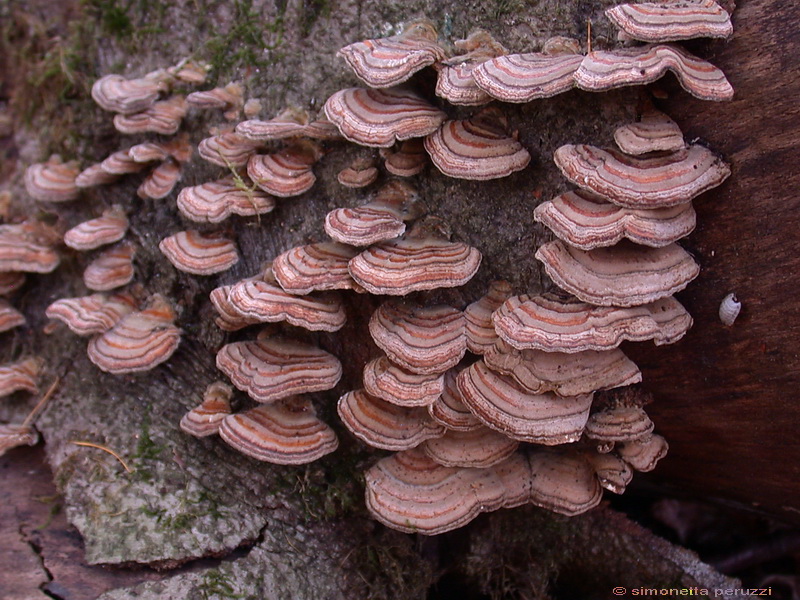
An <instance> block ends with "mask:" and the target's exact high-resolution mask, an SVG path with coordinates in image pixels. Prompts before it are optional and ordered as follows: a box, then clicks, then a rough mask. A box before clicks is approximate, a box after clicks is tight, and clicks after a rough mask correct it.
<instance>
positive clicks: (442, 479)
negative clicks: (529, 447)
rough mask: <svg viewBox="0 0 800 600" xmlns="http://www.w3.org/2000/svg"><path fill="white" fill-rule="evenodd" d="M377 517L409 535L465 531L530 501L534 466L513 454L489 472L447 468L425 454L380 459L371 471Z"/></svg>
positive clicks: (370, 496)
mask: <svg viewBox="0 0 800 600" xmlns="http://www.w3.org/2000/svg"><path fill="white" fill-rule="evenodd" d="M365 478H366V483H367V485H366V503H367V509H368V510H369V511H370V513H371V514H372V516H373V517H374V518H375V519H377V520H378V521H380V522H381V523H383V524H384V525H386V526H388V527H391V528H392V529H396V530H398V531H403V532H405V533H421V534H424V535H437V534H440V533H445V532H447V531H452V530H453V529H458V528H459V527H463V526H464V525H466V524H467V523H469V522H470V521H472V520H473V519H474V518H475V517H477V516H478V515H479V514H481V513H482V512H490V511H493V510H497V509H499V508H512V507H515V506H520V505H522V504H525V503H526V502H527V501H528V499H529V491H530V468H529V466H528V462H527V460H526V459H525V458H524V457H523V456H521V455H519V454H513V455H512V456H511V457H510V458H508V459H507V460H506V461H503V462H502V463H500V464H497V465H494V466H493V467H490V468H486V469H477V468H464V467H445V466H442V465H440V464H438V463H437V462H435V461H434V460H433V459H431V458H430V457H428V456H427V455H426V454H425V453H424V452H422V451H421V450H409V451H407V452H399V453H397V454H394V455H392V456H389V457H387V458H383V459H381V460H379V461H378V462H377V463H376V464H375V465H373V466H372V467H371V468H370V469H368V470H367V472H366V473H365Z"/></svg>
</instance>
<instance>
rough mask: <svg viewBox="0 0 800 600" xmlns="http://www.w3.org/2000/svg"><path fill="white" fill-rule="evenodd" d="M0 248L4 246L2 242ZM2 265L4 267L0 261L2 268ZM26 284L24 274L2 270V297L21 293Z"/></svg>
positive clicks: (0, 290)
mask: <svg viewBox="0 0 800 600" xmlns="http://www.w3.org/2000/svg"><path fill="white" fill-rule="evenodd" d="M0 237H2V236H0ZM0 246H2V242H0ZM1 265H2V260H0V266H1ZM24 284H25V274H24V273H14V272H11V271H4V270H2V269H1V268H0V296H6V295H8V294H13V293H14V292H16V291H19V289H20V288H21V287H22V286H23V285H24Z"/></svg>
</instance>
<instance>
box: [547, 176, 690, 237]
mask: <svg viewBox="0 0 800 600" xmlns="http://www.w3.org/2000/svg"><path fill="white" fill-rule="evenodd" d="M533 218H534V219H535V220H536V221H538V222H539V223H543V224H544V225H546V226H547V227H549V228H550V230H551V231H552V232H553V233H555V234H556V236H557V237H559V238H560V239H562V240H564V241H565V242H567V243H568V244H570V245H571V246H575V247H576V248H580V249H581V250H592V249H594V248H599V247H602V246H613V245H614V244H616V243H617V242H619V241H620V240H622V239H623V238H627V239H629V240H631V241H632V242H634V243H636V244H642V245H644V246H651V247H654V248H659V247H662V246H667V245H669V244H671V243H672V242H675V241H677V240H679V239H681V238H683V237H685V236H687V235H689V234H690V233H691V232H692V231H694V228H695V225H696V224H697V213H696V212H695V210H694V207H693V206H692V203H691V202H685V203H683V204H678V205H675V206H669V207H666V208H652V209H634V208H625V207H623V206H617V205H616V204H612V203H610V202H606V201H605V200H604V199H603V198H600V197H599V196H596V195H594V194H592V193H591V192H585V191H582V190H577V191H573V192H567V193H565V194H561V195H560V196H557V197H555V198H553V199H552V200H548V201H547V202H543V203H542V204H540V205H539V206H537V207H536V209H535V210H534V211H533Z"/></svg>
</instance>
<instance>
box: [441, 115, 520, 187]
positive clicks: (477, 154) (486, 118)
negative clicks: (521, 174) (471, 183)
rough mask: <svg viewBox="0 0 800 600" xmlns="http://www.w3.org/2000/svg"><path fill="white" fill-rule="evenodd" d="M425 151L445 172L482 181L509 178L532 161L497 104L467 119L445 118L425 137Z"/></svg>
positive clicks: (460, 177)
mask: <svg viewBox="0 0 800 600" xmlns="http://www.w3.org/2000/svg"><path fill="white" fill-rule="evenodd" d="M425 150H427V151H428V154H429V155H430V157H431V161H432V162H433V164H434V165H436V168H438V169H439V170H440V171H441V172H442V173H444V174H445V175H448V176H450V177H457V178H459V179H475V180H478V181H484V180H487V179H498V178H500V177H507V176H508V175H511V174H512V173H514V172H516V171H519V170H521V169H524V168H525V167H527V166H528V163H529V162H530V161H531V155H530V153H529V152H528V151H527V150H526V149H525V148H523V147H522V144H520V143H519V142H518V141H517V139H516V137H515V136H513V135H512V134H510V133H509V131H508V120H507V119H506V118H505V115H503V113H502V112H501V111H500V109H498V108H497V107H489V108H485V109H483V110H482V111H481V112H479V113H478V114H476V115H475V116H473V117H471V118H469V119H466V120H463V121H445V122H444V124H443V125H442V126H441V128H439V129H438V130H437V131H436V132H435V133H432V134H431V135H429V136H428V137H426V138H425Z"/></svg>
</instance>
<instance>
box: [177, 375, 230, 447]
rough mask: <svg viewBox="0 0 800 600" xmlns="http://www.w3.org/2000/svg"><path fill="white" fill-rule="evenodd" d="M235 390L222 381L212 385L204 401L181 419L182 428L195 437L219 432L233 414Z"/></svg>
mask: <svg viewBox="0 0 800 600" xmlns="http://www.w3.org/2000/svg"><path fill="white" fill-rule="evenodd" d="M232 395H233V390H232V389H231V387H230V386H228V385H225V384H224V383H222V382H221V381H215V382H214V383H212V384H210V385H209V386H208V387H207V388H206V391H205V392H204V393H203V401H202V403H200V405H199V406H195V407H194V408H193V409H192V410H190V411H189V412H187V413H186V414H185V415H183V417H182V418H181V422H180V428H181V429H182V430H183V431H184V432H185V433H188V434H189V435H192V436H194V437H207V436H209V435H215V434H216V433H218V432H219V427H220V425H221V424H222V421H223V420H224V419H225V417H227V416H228V415H230V414H231V402H230V400H231V396H232Z"/></svg>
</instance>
